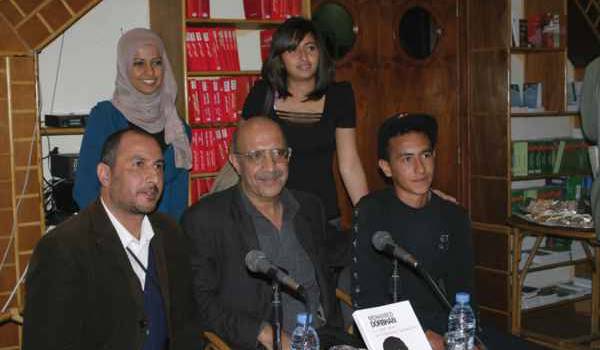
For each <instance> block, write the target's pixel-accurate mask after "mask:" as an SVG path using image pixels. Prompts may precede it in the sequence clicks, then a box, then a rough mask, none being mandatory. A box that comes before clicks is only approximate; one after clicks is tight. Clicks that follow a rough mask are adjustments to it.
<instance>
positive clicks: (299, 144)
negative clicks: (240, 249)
mask: <svg viewBox="0 0 600 350" xmlns="http://www.w3.org/2000/svg"><path fill="white" fill-rule="evenodd" d="M333 76H334V63H333V61H332V60H331V58H330V57H329V55H328V53H327V50H326V49H325V47H324V45H323V42H322V40H321V38H320V36H319V34H318V33H317V31H316V29H315V27H314V25H313V23H312V22H311V21H310V20H307V19H304V18H300V17H294V18H290V19H288V20H287V21H285V22H284V23H283V24H282V25H281V26H280V27H279V28H278V29H277V31H276V32H275V34H274V35H273V41H272V44H271V50H270V53H269V57H268V58H267V60H266V62H265V63H264V64H263V68H262V80H260V81H258V82H257V83H256V85H255V86H254V87H253V88H252V90H251V91H250V94H249V95H248V97H247V99H246V102H245V105H244V110H243V118H244V119H248V118H251V117H253V116H256V115H267V116H270V117H271V118H273V119H274V120H275V121H277V122H278V123H279V124H280V125H281V127H282V129H283V132H284V133H285V136H286V138H287V140H288V144H289V146H290V147H291V148H292V158H291V161H290V165H289V166H290V171H289V179H288V182H287V187H289V188H293V189H298V190H302V191H305V192H309V193H313V194H315V195H317V196H318V197H319V198H320V199H321V201H322V202H323V205H324V207H325V214H326V216H327V219H329V220H332V219H335V218H337V217H339V209H338V204H337V195H336V188H335V181H334V177H333V164H332V163H333V153H334V151H336V150H337V159H338V166H339V170H340V174H341V178H342V181H343V183H344V186H345V187H346V190H347V192H348V194H349V195H350V199H351V201H352V204H356V203H357V202H358V200H359V199H360V198H361V197H363V196H364V195H365V194H367V192H368V188H367V181H366V176H365V172H364V170H363V167H362V164H361V161H360V158H359V156H358V151H357V147H356V130H355V127H356V111H355V106H354V92H353V91H352V86H351V85H350V84H349V83H347V82H340V83H336V82H333Z"/></svg>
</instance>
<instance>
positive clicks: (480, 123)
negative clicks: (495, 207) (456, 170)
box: [470, 114, 508, 206]
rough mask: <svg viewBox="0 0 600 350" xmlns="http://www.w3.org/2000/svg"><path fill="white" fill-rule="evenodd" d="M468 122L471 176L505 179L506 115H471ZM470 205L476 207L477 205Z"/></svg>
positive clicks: (506, 169)
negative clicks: (469, 123)
mask: <svg viewBox="0 0 600 350" xmlns="http://www.w3.org/2000/svg"><path fill="white" fill-rule="evenodd" d="M470 122H471V125H470V131H471V133H470V137H471V139H470V142H471V149H470V154H471V172H472V174H473V175H477V176H494V177H503V178H504V177H506V176H507V173H508V168H507V166H508V165H507V162H506V159H507V157H508V154H507V152H508V149H507V147H506V142H507V132H508V130H507V125H506V115H491V114H479V115H477V114H473V115H472V117H471V120H470ZM472 205H475V206H477V205H478V203H472Z"/></svg>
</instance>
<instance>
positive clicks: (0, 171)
mask: <svg viewBox="0 0 600 350" xmlns="http://www.w3.org/2000/svg"><path fill="white" fill-rule="evenodd" d="M0 137H2V136H0ZM0 164H8V165H4V166H0V181H3V180H4V181H6V180H8V179H10V174H11V169H12V168H11V166H10V164H11V163H10V154H9V153H8V151H6V152H2V153H0ZM0 209H2V208H1V207H0ZM3 224H4V222H3V221H0V226H1V225H3Z"/></svg>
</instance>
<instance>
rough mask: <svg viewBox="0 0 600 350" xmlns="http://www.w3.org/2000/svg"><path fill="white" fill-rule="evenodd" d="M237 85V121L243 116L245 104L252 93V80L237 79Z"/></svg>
mask: <svg viewBox="0 0 600 350" xmlns="http://www.w3.org/2000/svg"><path fill="white" fill-rule="evenodd" d="M235 85H236V88H235V91H236V93H235V114H236V119H238V118H241V116H242V110H243V108H244V102H245V100H246V96H247V95H248V92H250V79H249V77H237V78H236V79H235Z"/></svg>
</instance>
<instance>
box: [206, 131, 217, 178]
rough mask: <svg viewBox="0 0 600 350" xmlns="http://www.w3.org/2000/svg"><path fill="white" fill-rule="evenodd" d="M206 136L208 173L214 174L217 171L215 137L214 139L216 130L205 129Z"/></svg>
mask: <svg viewBox="0 0 600 350" xmlns="http://www.w3.org/2000/svg"><path fill="white" fill-rule="evenodd" d="M206 131H207V132H206V134H207V136H208V149H209V152H208V159H209V161H208V164H209V169H210V170H209V171H211V172H215V171H217V170H218V167H217V137H216V132H215V131H216V130H215V129H214V128H211V129H206Z"/></svg>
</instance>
